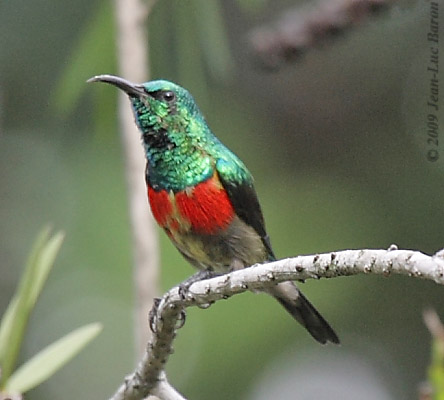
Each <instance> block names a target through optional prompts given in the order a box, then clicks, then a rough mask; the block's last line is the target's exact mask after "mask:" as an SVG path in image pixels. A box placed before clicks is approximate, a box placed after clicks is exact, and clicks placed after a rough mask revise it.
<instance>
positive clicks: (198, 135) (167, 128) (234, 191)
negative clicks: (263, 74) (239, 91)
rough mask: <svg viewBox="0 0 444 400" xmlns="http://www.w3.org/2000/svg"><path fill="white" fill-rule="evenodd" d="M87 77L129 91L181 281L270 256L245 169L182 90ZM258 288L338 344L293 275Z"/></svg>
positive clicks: (323, 339)
mask: <svg viewBox="0 0 444 400" xmlns="http://www.w3.org/2000/svg"><path fill="white" fill-rule="evenodd" d="M87 82H102V83H107V84H110V85H113V86H115V87H117V88H118V89H120V90H122V91H123V92H124V93H126V94H127V95H128V97H129V100H130V104H131V107H132V110H133V113H134V118H135V123H136V125H137V127H138V129H139V131H140V134H141V139H142V145H143V148H144V150H145V156H146V161H147V163H146V169H145V180H146V185H147V192H148V201H149V204H150V206H151V211H152V214H153V216H154V219H155V220H156V221H157V223H158V225H159V226H160V227H161V228H162V229H163V230H164V231H165V232H166V234H167V235H168V237H169V238H170V239H171V241H172V243H173V244H174V245H175V247H176V248H177V249H178V250H179V252H180V253H181V254H182V255H183V257H184V258H185V259H186V260H187V261H188V262H189V263H190V264H191V265H193V266H194V267H196V268H197V269H198V272H197V273H196V274H194V275H193V276H191V277H190V278H189V279H188V280H186V281H185V282H187V283H188V284H191V283H192V282H194V281H196V280H200V279H204V278H208V277H212V276H216V275H221V274H226V273H228V272H231V271H235V270H239V269H241V268H248V267H250V266H252V265H254V264H257V263H264V262H271V261H275V260H276V256H275V254H274V252H273V249H272V247H271V242H270V238H269V236H268V234H267V232H266V230H265V222H264V217H263V214H262V210H261V206H260V204H259V200H258V197H257V194H256V191H255V188H254V185H253V177H252V175H251V173H250V172H249V171H248V169H247V168H246V166H245V165H244V163H243V162H242V161H241V160H240V158H238V157H237V156H236V155H235V154H234V153H233V152H232V151H231V150H229V149H228V148H227V147H226V146H225V145H223V144H222V142H221V141H220V140H219V139H218V138H217V137H216V136H215V135H214V134H213V132H212V131H211V129H210V127H209V126H208V124H207V122H206V120H205V118H204V116H203V114H202V112H201V111H200V109H199V107H198V106H197V104H196V102H195V100H194V98H193V96H192V95H191V94H190V92H189V91H187V90H186V89H185V88H183V87H181V86H179V85H177V84H175V83H173V82H170V81H167V80H153V81H149V82H146V83H142V84H135V83H132V82H130V81H128V80H126V79H124V78H121V77H118V76H114V75H97V76H94V77H92V78H91V79H89V80H88V81H87ZM264 291H265V292H266V293H267V294H269V295H271V296H273V297H274V298H275V299H276V300H277V301H278V302H279V303H280V304H281V305H282V306H283V307H284V308H285V309H286V310H287V311H288V312H289V313H290V315H291V316H292V317H293V318H294V319H295V320H296V321H298V322H299V323H300V324H301V325H302V326H303V327H305V329H306V330H307V331H308V332H309V333H310V334H311V336H312V337H313V338H314V339H315V340H317V341H318V342H319V343H321V344H326V343H327V342H331V343H335V344H339V338H338V336H337V335H336V333H335V331H334V330H333V329H332V328H331V327H330V325H329V324H328V322H327V321H326V320H325V319H324V318H323V317H322V316H321V314H320V313H319V312H318V311H317V310H316V308H315V307H314V306H313V305H312V304H311V303H310V302H309V301H308V300H307V298H306V297H305V296H304V295H303V294H302V293H301V291H300V290H299V289H298V287H297V286H296V285H295V284H294V283H293V282H291V281H288V282H281V283H278V284H276V285H274V286H272V287H267V288H266V289H264Z"/></svg>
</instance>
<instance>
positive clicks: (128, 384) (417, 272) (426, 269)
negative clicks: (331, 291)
mask: <svg viewBox="0 0 444 400" xmlns="http://www.w3.org/2000/svg"><path fill="white" fill-rule="evenodd" d="M358 274H380V275H384V276H389V275H391V274H400V275H408V276H412V277H417V278H422V279H429V280H432V281H434V282H436V283H439V284H441V285H444V250H441V251H440V252H438V253H436V254H435V255H433V256H428V255H425V254H423V253H420V252H416V251H412V250H398V249H397V247H396V246H395V245H392V246H390V248H389V249H388V250H344V251H339V252H332V253H325V254H317V255H306V256H298V257H294V258H287V259H283V260H279V261H275V262H271V263H267V264H257V265H254V266H252V267H250V268H245V269H242V270H239V271H235V272H232V273H229V274H226V275H221V276H218V277H216V278H212V279H208V280H203V281H199V282H196V283H194V284H192V285H191V286H190V288H189V290H188V292H187V295H186V296H185V298H183V297H182V296H181V295H180V293H179V289H178V288H177V287H175V288H173V289H171V290H170V291H168V292H167V293H166V294H165V295H164V296H163V298H162V299H161V300H160V301H158V302H157V303H156V307H155V309H154V310H152V317H153V319H152V328H153V331H154V334H153V337H152V339H151V340H150V342H149V343H148V347H147V351H146V353H145V354H144V356H143V359H142V361H141V362H140V363H139V365H138V366H137V368H136V370H135V371H134V372H133V373H132V374H131V375H129V376H128V377H127V378H126V379H125V382H124V383H123V384H122V386H121V387H120V388H119V389H118V391H117V392H116V394H115V395H114V396H113V397H112V398H111V400H139V399H143V398H144V397H146V396H147V395H148V394H150V393H157V394H158V395H159V393H160V390H159V385H161V386H164V385H166V384H167V383H165V382H166V379H165V377H164V375H163V369H164V365H165V363H166V362H167V361H168V358H169V355H170V354H171V352H172V342H173V340H174V338H175V336H176V332H177V329H179V328H180V327H181V326H182V325H183V320H182V321H181V318H183V316H184V314H183V312H184V311H183V310H184V309H185V308H187V307H190V306H202V305H208V304H211V303H213V302H215V301H217V300H221V299H227V298H228V297H230V296H232V295H235V294H238V293H242V292H245V291H247V290H261V289H264V288H266V287H267V286H271V285H275V284H276V283H278V282H284V281H289V280H306V279H311V278H314V279H320V278H335V277H339V276H350V275H358ZM181 322H182V323H181ZM175 393H177V392H175ZM177 395H178V394H177ZM178 396H179V397H168V396H165V397H161V398H162V399H165V400H170V399H183V397H181V396H180V395H178Z"/></svg>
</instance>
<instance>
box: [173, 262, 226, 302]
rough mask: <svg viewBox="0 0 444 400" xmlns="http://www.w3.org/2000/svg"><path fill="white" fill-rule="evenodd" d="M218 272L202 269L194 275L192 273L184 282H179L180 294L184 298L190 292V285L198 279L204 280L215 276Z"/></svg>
mask: <svg viewBox="0 0 444 400" xmlns="http://www.w3.org/2000/svg"><path fill="white" fill-rule="evenodd" d="M217 275H218V274H217V273H215V272H214V271H211V270H209V269H202V270H199V271H198V272H196V273H195V274H194V275H191V276H190V277H189V278H187V279H185V280H184V281H183V282H181V283H180V284H179V296H180V297H181V298H182V300H184V299H185V298H186V295H187V293H188V289H189V287H190V286H191V285H192V284H193V283H195V282H198V281H203V280H205V279H210V278H214V277H215V276H217Z"/></svg>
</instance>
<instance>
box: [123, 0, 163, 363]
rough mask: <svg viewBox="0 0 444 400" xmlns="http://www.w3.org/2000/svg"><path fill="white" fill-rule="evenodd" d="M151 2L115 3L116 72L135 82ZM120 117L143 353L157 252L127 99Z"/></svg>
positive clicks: (141, 69)
mask: <svg viewBox="0 0 444 400" xmlns="http://www.w3.org/2000/svg"><path fill="white" fill-rule="evenodd" d="M153 4H154V0H151V1H148V2H145V3H144V2H143V1H141V0H116V3H115V7H116V8H115V10H116V21H117V42H118V61H119V73H120V75H122V76H124V77H125V78H127V79H130V80H132V81H134V82H144V81H146V80H148V76H149V71H148V53H147V51H148V40H147V34H146V31H145V26H144V22H145V20H146V18H147V16H148V13H149V10H150V8H151V7H152V5H153ZM119 119H120V124H121V131H122V144H123V148H124V154H125V175H126V181H127V187H128V203H129V213H130V215H129V217H130V226H131V233H132V243H133V257H134V273H133V275H134V286H135V297H136V316H135V318H136V329H135V333H136V349H137V354H138V355H137V357H139V356H140V355H141V354H143V352H144V349H145V344H146V343H147V341H148V336H147V334H148V333H149V332H148V330H147V329H146V326H147V317H146V312H147V310H149V308H150V307H151V304H152V302H153V297H154V296H155V295H156V292H157V290H158V264H159V253H158V244H157V234H156V230H155V227H154V226H155V224H154V221H153V218H152V216H151V213H150V211H149V209H148V201H147V194H146V186H145V181H144V175H143V173H142V172H143V171H144V170H145V158H144V156H143V152H142V146H140V134H139V132H138V130H137V128H136V125H135V124H134V117H133V115H132V113H131V110H130V107H128V98H127V96H125V95H124V94H123V93H122V94H121V95H120V97H119Z"/></svg>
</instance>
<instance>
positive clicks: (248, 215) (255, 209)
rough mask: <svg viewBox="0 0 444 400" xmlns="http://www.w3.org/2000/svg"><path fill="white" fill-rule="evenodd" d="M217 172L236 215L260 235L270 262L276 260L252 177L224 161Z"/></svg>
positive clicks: (219, 164)
mask: <svg viewBox="0 0 444 400" xmlns="http://www.w3.org/2000/svg"><path fill="white" fill-rule="evenodd" d="M216 171H217V173H218V175H219V179H220V182H221V184H222V186H223V187H224V189H225V190H226V192H227V194H228V197H229V199H230V201H231V204H232V205H233V208H234V211H235V213H236V215H237V216H238V217H239V218H240V219H241V220H242V221H244V222H245V223H246V224H247V225H249V226H251V227H252V228H253V229H254V230H255V231H256V232H257V233H258V235H259V236H260V237H261V239H262V242H263V244H264V246H265V248H266V249H267V252H268V255H269V258H270V260H275V259H276V257H275V255H274V253H273V249H272V248H271V243H270V238H269V236H268V235H267V232H266V230H265V222H264V217H263V215H262V210H261V206H260V204H259V200H258V198H257V194H256V190H255V189H254V186H253V179H252V177H251V175H250V174H249V173H248V172H246V173H243V174H239V170H238V166H237V165H233V164H232V163H230V162H227V161H225V160H223V159H219V160H218V161H217V163H216ZM242 175H243V176H242Z"/></svg>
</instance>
